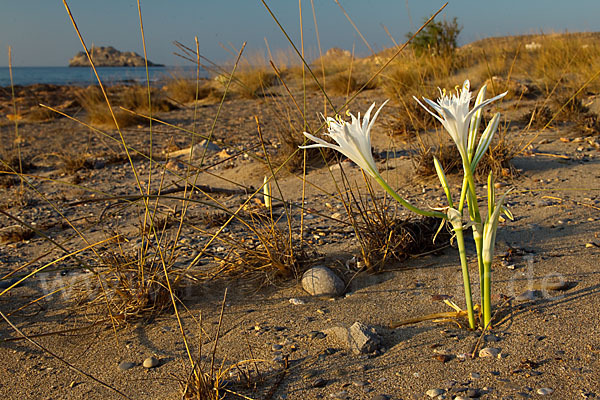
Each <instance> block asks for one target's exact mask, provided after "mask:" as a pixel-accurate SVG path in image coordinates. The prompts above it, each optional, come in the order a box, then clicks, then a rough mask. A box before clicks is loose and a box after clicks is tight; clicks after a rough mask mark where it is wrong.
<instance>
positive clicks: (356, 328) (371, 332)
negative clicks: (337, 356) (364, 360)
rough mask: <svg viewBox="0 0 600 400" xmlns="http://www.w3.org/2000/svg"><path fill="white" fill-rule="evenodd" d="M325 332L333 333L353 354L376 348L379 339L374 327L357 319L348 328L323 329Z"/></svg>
mask: <svg viewBox="0 0 600 400" xmlns="http://www.w3.org/2000/svg"><path fill="white" fill-rule="evenodd" d="M325 333H326V334H333V336H335V337H337V339H338V340H339V341H340V342H342V343H343V344H344V345H345V346H346V347H347V348H349V349H350V350H352V352H353V353H354V354H367V353H372V352H374V351H375V350H377V349H378V348H379V346H380V344H381V339H380V337H379V335H377V332H376V331H375V329H374V328H371V327H368V326H366V325H364V324H363V323H361V322H359V321H357V322H355V323H354V324H352V326H351V327H350V328H348V329H347V328H345V327H342V326H338V327H333V328H329V329H326V330H325Z"/></svg>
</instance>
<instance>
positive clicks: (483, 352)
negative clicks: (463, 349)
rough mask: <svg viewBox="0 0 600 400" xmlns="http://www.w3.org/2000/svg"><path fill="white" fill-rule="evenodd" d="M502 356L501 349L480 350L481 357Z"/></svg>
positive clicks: (488, 348) (487, 348)
mask: <svg viewBox="0 0 600 400" xmlns="http://www.w3.org/2000/svg"><path fill="white" fill-rule="evenodd" d="M498 354H500V349H497V348H495V347H486V348H483V349H481V350H479V357H498Z"/></svg>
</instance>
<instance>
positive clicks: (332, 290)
mask: <svg viewBox="0 0 600 400" xmlns="http://www.w3.org/2000/svg"><path fill="white" fill-rule="evenodd" d="M345 286H346V285H345V284H344V281H343V280H341V279H340V277H338V276H337V275H336V274H335V273H334V272H333V271H332V270H330V269H329V268H327V267H324V266H316V267H313V268H310V269H308V270H307V271H306V272H305V273H304V275H302V288H303V289H304V290H306V291H307V292H308V293H310V294H311V295H313V296H340V295H341V294H342V293H343V292H344V288H345Z"/></svg>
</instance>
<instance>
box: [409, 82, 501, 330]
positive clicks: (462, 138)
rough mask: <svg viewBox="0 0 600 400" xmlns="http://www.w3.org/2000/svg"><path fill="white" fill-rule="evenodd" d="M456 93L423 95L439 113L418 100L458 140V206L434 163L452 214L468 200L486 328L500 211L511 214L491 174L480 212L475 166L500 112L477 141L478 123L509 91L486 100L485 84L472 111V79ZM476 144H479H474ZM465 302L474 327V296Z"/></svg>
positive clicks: (454, 226) (455, 225) (494, 128)
mask: <svg viewBox="0 0 600 400" xmlns="http://www.w3.org/2000/svg"><path fill="white" fill-rule="evenodd" d="M456 92H457V93H456V94H452V95H447V94H446V92H445V91H442V90H440V94H441V96H440V98H439V99H438V101H437V103H435V102H433V101H431V100H429V99H426V98H423V100H424V101H425V103H427V104H428V105H429V106H431V107H432V108H433V109H434V110H435V111H436V112H437V113H438V115H436V114H435V113H433V112H432V111H431V110H429V108H427V107H426V106H425V105H423V103H421V102H420V101H419V99H417V98H415V100H416V101H417V102H418V103H419V104H420V105H421V106H422V107H423V108H425V109H426V110H427V111H428V112H429V113H431V114H432V115H433V116H434V117H436V118H437V119H438V120H439V121H440V122H441V123H442V125H443V126H444V128H445V129H446V130H447V131H448V133H449V134H450V137H451V138H452V140H453V141H454V142H455V143H456V146H457V148H458V151H459V153H460V156H461V159H462V164H463V170H464V178H463V186H462V190H461V195H460V200H459V204H458V207H457V209H454V208H453V203H452V199H451V197H450V194H449V193H450V191H449V188H448V185H447V182H446V178H445V176H444V174H443V170H442V169H441V166H440V165H439V163H438V162H436V163H435V166H436V171H437V173H438V177H439V179H440V182H441V184H442V186H443V187H444V191H445V192H446V197H447V198H448V205H449V212H450V210H452V213H453V214H455V212H457V213H458V214H459V215H460V216H461V218H462V211H463V206H464V203H465V198H466V201H467V205H468V210H469V217H470V220H471V222H470V225H471V226H472V229H473V239H474V241H475V248H476V250H477V263H478V267H479V285H480V290H481V305H482V309H483V321H482V322H483V327H484V328H487V327H488V326H489V325H490V322H491V318H492V315H491V262H492V261H491V260H492V259H493V253H494V245H493V243H494V242H495V237H496V230H497V228H498V220H499V217H500V212H502V211H504V212H505V213H506V214H507V215H508V216H509V217H512V215H511V214H510V213H509V212H508V211H507V210H505V209H504V207H503V205H502V204H503V201H504V199H505V197H504V196H503V197H502V199H501V200H500V201H499V202H498V204H495V203H494V201H495V200H494V179H493V175H492V174H491V173H490V176H489V177H488V218H486V220H485V221H483V220H482V218H481V214H480V212H479V204H478V198H477V193H476V190H475V188H476V187H475V179H474V176H473V174H474V171H475V168H476V167H477V164H478V163H479V162H480V161H481V159H482V157H483V155H484V154H485V152H486V151H487V149H488V148H489V146H490V143H491V142H492V138H493V136H494V134H495V132H496V130H497V128H498V124H499V121H500V113H496V114H495V115H494V116H493V117H492V119H491V120H490V122H489V123H488V126H487V127H486V129H485V130H484V131H483V133H482V135H481V137H480V138H479V141H477V133H478V131H479V125H480V123H481V111H482V109H483V107H484V106H486V105H488V104H490V103H491V102H493V101H495V100H498V99H500V98H502V97H504V96H505V95H506V92H505V93H502V94H500V95H498V96H495V97H492V98H491V99H488V100H484V99H485V93H486V86H485V85H484V86H483V87H482V88H481V89H480V91H479V93H478V95H477V98H476V100H475V105H474V107H473V109H471V110H469V107H470V101H471V92H470V83H469V81H468V80H466V81H465V82H464V84H463V86H462V89H461V90H458V89H457V90H456ZM475 143H477V146H475ZM454 219H455V220H456V219H458V217H457V216H456V215H455V216H454ZM452 226H453V229H454V231H455V232H456V238H457V243H458V247H459V252H462V251H463V248H464V243H462V244H461V243H460V242H461V241H462V240H463V237H462V229H463V228H462V224H461V225H460V229H457V224H455V223H452ZM459 231H460V232H459ZM461 264H462V267H463V268H462V270H463V280H464V282H465V296H468V295H467V293H468V292H469V293H470V288H467V283H468V282H470V279H469V277H468V276H465V274H468V267H467V266H466V265H465V264H466V259H464V260H463V257H462V256H461ZM468 289H469V290H468ZM466 302H467V311H468V315H469V326H470V327H471V328H473V327H474V321H473V320H472V319H471V315H472V310H471V309H469V308H470V306H469V304H472V301H471V299H467V301H466Z"/></svg>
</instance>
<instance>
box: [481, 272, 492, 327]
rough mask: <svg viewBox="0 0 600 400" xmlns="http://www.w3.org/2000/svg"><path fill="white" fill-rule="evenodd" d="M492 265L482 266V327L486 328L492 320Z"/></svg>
mask: <svg viewBox="0 0 600 400" xmlns="http://www.w3.org/2000/svg"><path fill="white" fill-rule="evenodd" d="M491 278H492V263H491V262H486V263H484V264H483V294H484V297H483V298H482V299H481V302H482V305H483V327H484V329H485V328H487V327H488V326H489V324H490V321H491V320H492V286H491V281H492V279H491Z"/></svg>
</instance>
